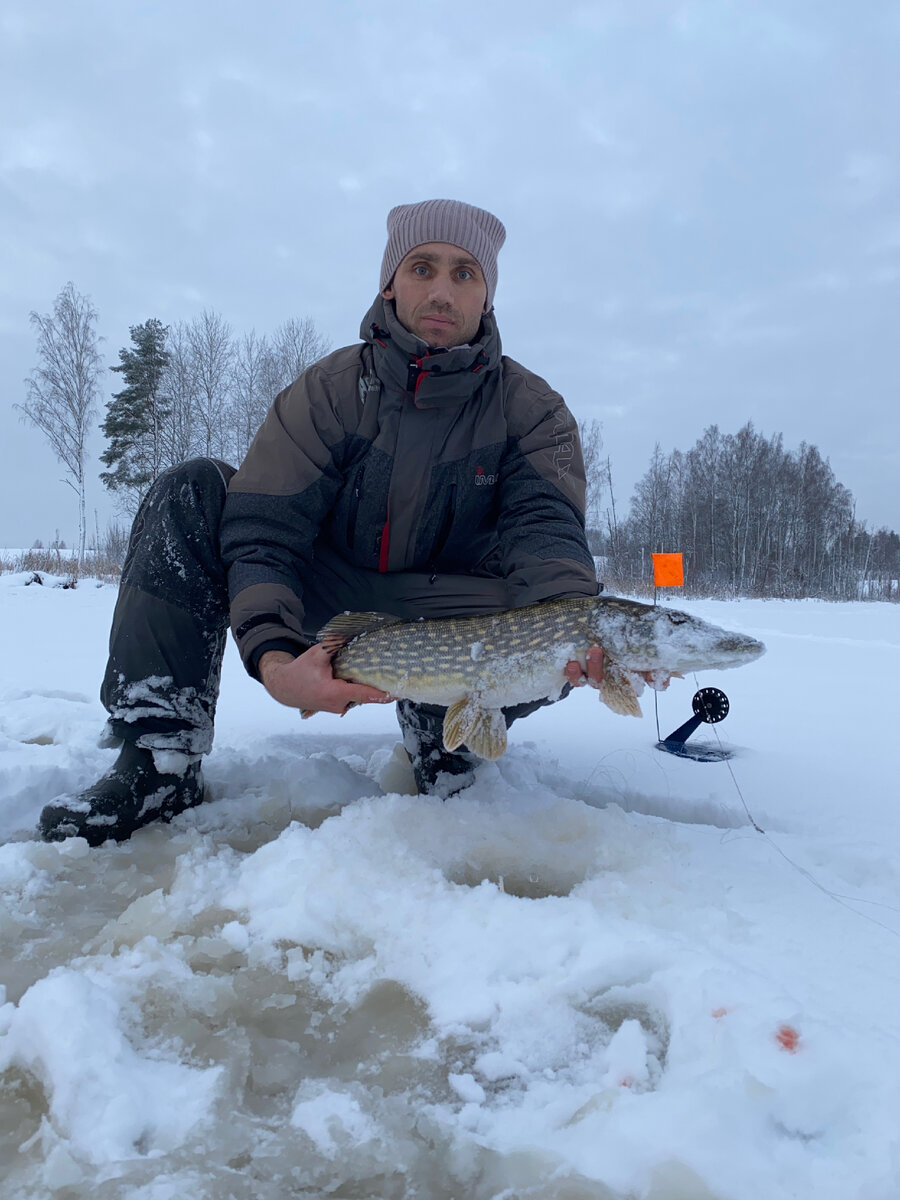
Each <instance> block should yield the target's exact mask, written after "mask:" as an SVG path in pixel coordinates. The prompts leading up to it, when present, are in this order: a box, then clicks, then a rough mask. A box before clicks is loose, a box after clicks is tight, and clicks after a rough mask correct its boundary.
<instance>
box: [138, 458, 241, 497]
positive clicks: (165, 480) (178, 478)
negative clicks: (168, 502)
mask: <svg viewBox="0 0 900 1200" xmlns="http://www.w3.org/2000/svg"><path fill="white" fill-rule="evenodd" d="M235 472H236V468H235V467H232V466H231V465H230V464H229V463H227V462H223V461H222V460H221V459H218V458H188V459H186V460H185V461H184V462H180V463H176V464H175V466H174V467H169V468H168V469H167V470H165V471H163V473H162V474H161V475H160V476H158V478H157V479H156V481H155V482H154V484H153V487H154V488H158V487H162V488H165V489H167V490H168V489H170V488H173V489H177V488H181V487H183V486H184V485H185V484H187V485H189V486H192V487H198V488H199V489H200V490H201V491H204V492H205V491H208V490H209V491H213V492H221V493H222V494H223V495H224V493H225V490H226V489H227V487H228V484H229V481H230V480H231V477H232V476H233V475H234V474H235Z"/></svg>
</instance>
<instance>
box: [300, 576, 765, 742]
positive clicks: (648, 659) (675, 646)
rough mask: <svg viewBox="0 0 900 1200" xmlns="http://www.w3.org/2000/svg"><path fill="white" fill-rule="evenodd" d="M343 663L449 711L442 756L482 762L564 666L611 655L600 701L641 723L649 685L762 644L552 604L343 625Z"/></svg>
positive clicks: (610, 610) (334, 623) (603, 609)
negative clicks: (451, 753) (515, 711)
mask: <svg viewBox="0 0 900 1200" xmlns="http://www.w3.org/2000/svg"><path fill="white" fill-rule="evenodd" d="M319 640H320V641H321V642H322V643H323V644H324V645H325V646H326V647H327V648H328V649H329V650H332V651H334V652H335V653H334V673H335V675H336V676H338V677H339V678H340V679H346V680H349V681H350V682H351V683H368V684H370V685H371V686H372V687H377V688H381V689H382V690H383V691H385V692H388V693H390V695H392V696H395V697H397V698H398V699H401V698H405V699H409V700H417V701H421V702H425V703H427V704H439V705H446V706H447V715H446V717H445V718H444V745H445V746H446V748H447V749H448V750H456V749H457V748H458V747H459V746H461V745H463V744H465V745H466V746H468V748H469V749H470V750H471V751H472V752H473V753H474V754H477V755H478V756H479V757H480V758H499V757H500V755H501V754H503V752H504V750H505V749H506V722H505V720H504V718H503V713H502V711H501V709H503V708H504V707H506V706H508V705H513V704H522V703H524V702H526V701H529V700H538V699H541V698H542V697H546V698H548V699H553V700H555V699H556V698H557V697H558V696H559V694H560V692H561V691H562V688H563V686H564V684H565V682H566V676H565V671H564V668H565V665H566V663H567V662H569V661H571V660H573V659H574V660H577V661H578V662H580V663H581V665H582V667H584V665H585V656H586V654H587V651H588V649H589V647H591V646H602V647H603V652H604V677H603V683H602V685H601V686H600V699H601V700H602V701H603V703H604V704H606V705H608V706H609V707H610V708H611V709H612V710H613V712H616V713H621V714H623V715H630V716H636V717H639V716H640V715H641V707H640V704H639V702H638V696H639V695H640V693H641V692H642V691H643V688H644V678H643V676H644V675H645V674H649V676H650V677H651V678H652V679H653V680H654V682H655V683H658V684H662V683H664V682H665V680H666V679H667V678H668V677H669V676H670V675H675V674H683V673H684V672H686V671H699V670H705V669H708V668H716V669H722V668H725V667H738V666H741V665H742V664H743V663H747V662H751V661H752V660H753V659H754V658H758V657H759V656H760V655H761V654H762V653H763V652H764V650H765V646H763V644H762V642H758V641H756V640H755V639H754V638H751V637H747V636H746V634H742V633H730V632H728V630H725V629H720V628H718V626H716V625H710V624H709V623H708V622H706V621H701V620H700V619H699V618H697V617H692V616H689V615H688V614H687V613H684V612H679V611H678V610H676V609H673V608H666V607H654V606H652V605H649V604H641V603H640V602H639V601H637V600H625V599H621V598H618V597H616V596H586V597H577V598H575V599H567V600H550V601H547V602H546V603H543V604H533V605H530V606H529V607H527V608H514V609H509V610H507V611H504V612H498V613H491V614H490V615H488V616H483V617H448V618H440V619H429V620H425V619H421V620H414V621H409V620H403V619H402V618H400V617H392V616H389V615H386V614H384V613H350V612H348V613H341V614H339V615H338V616H336V617H334V618H333V619H332V620H331V621H329V622H328V624H327V625H326V626H325V627H324V628H323V629H322V630H320V632H319Z"/></svg>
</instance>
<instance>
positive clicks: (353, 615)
mask: <svg viewBox="0 0 900 1200" xmlns="http://www.w3.org/2000/svg"><path fill="white" fill-rule="evenodd" d="M402 621H403V617H395V616H393V615H392V614H391V613H381V612H342V613H338V614H337V616H336V617H332V618H331V620H330V621H329V622H328V624H327V625H323V626H322V628H321V629H320V630H319V632H318V633H317V634H316V637H317V638H318V640H319V641H320V642H331V643H334V644H336V645H345V644H346V643H347V642H352V641H353V639H354V638H355V637H359V635H360V634H361V633H371V632H372V630H373V629H382V628H384V626H385V625H399V624H400V623H401V622H402Z"/></svg>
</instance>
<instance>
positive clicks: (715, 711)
mask: <svg viewBox="0 0 900 1200" xmlns="http://www.w3.org/2000/svg"><path fill="white" fill-rule="evenodd" d="M730 707H731V706H730V705H729V703H728V697H727V696H726V695H725V693H724V692H723V691H720V689H719V688H714V687H705V688H701V689H700V691H699V692H694V698H693V699H692V700H691V708H692V709H693V710H694V716H695V717H699V718H700V720H701V721H702V722H703V723H704V725H718V723H719V722H720V721H724V720H725V718H726V717H727V716H728V709H729V708H730ZM691 732H693V730H692V731H691Z"/></svg>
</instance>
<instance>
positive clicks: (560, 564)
mask: <svg viewBox="0 0 900 1200" xmlns="http://www.w3.org/2000/svg"><path fill="white" fill-rule="evenodd" d="M361 336H362V338H363V342H362V344H360V345H356V346H348V347H345V348H344V349H341V350H337V351H335V352H334V353H333V354H330V355H328V356H327V357H326V358H324V359H322V360H321V361H320V362H318V363H316V364H315V365H314V366H312V367H310V368H309V369H308V370H306V371H305V372H304V373H303V374H302V375H301V376H300V378H299V379H297V380H296V382H295V383H293V384H291V386H290V387H288V388H286V389H285V390H284V391H283V392H281V393H280V394H279V395H278V396H277V397H276V399H275V402H274V404H273V405H272V408H271V409H270V411H269V413H268V416H267V417H266V419H265V421H264V423H263V425H262V426H261V428H260V430H259V433H258V434H257V436H256V438H255V440H254V442H253V444H252V445H251V447H250V450H249V451H248V453H247V457H246V458H245V460H244V462H243V464H242V466H241V467H240V469H239V470H238V472H237V474H236V475H235V476H234V478H233V479H232V481H231V483H230V485H229V489H228V497H227V499H226V502H225V511H224V515H223V520H222V527H221V548H222V556H223V560H224V562H225V564H226V567H227V569H228V581H229V592H230V597H231V622H232V630H233V632H234V635H235V638H236V640H237V643H238V647H239V650H240V652H241V656H242V658H243V660H244V663H245V665H246V666H247V668H248V670H250V671H251V673H254V674H255V673H256V670H255V669H256V663H257V662H258V660H259V657H260V655H261V654H262V653H263V652H264V651H265V650H267V649H272V648H274V647H280V648H287V649H291V650H293V652H294V653H300V652H301V651H302V650H303V649H305V648H306V647H307V646H308V645H309V644H310V642H311V640H312V638H313V636H314V634H315V630H310V629H309V628H308V622H307V623H306V624H304V603H303V598H304V578H306V579H307V580H309V578H310V576H311V573H312V572H314V570H315V562H316V558H317V556H319V555H322V556H324V555H330V556H332V558H333V557H334V556H335V555H336V556H338V558H339V559H340V560H341V561H342V563H343V564H345V565H346V566H347V567H348V569H351V570H356V571H358V572H359V573H360V577H361V578H362V577H363V576H364V577H365V580H366V585H367V586H366V588H365V589H363V591H364V592H365V595H366V597H367V599H368V600H369V603H370V604H371V603H372V600H371V597H372V596H374V597H375V600H376V602H377V600H378V597H379V594H380V593H379V587H378V580H379V578H380V579H382V580H385V581H386V582H388V581H390V579H391V578H392V577H393V576H394V573H396V572H419V573H427V576H428V579H429V581H430V582H432V583H434V584H435V587H436V588H437V589H438V592H440V590H441V588H442V587H445V588H447V589H448V592H451V593H452V591H453V585H454V583H456V582H461V581H460V580H459V577H460V576H469V577H470V579H471V577H472V576H487V577H494V578H499V579H501V580H503V581H504V585H505V588H506V593H505V594H506V597H507V601H506V603H504V604H503V605H502V606H503V607H510V608H511V607H517V606H519V605H523V604H531V603H535V602H537V601H539V600H544V599H549V598H550V597H555V596H561V595H594V594H595V593H596V592H597V581H596V577H595V574H594V565H593V559H592V557H591V554H590V552H589V550H588V546H587V541H586V538H585V531H584V489H585V481H584V464H583V461H582V456H581V446H580V443H579V440H578V433H577V426H576V424H575V422H574V420H573V418H572V416H571V414H570V413H569V411H568V409H567V408H566V406H565V404H564V402H563V400H562V398H561V397H560V396H559V395H557V394H556V393H555V392H554V391H552V390H551V389H550V387H549V386H548V385H547V384H546V383H545V382H544V381H543V380H542V379H540V378H538V376H536V375H533V374H532V373H531V372H530V371H527V370H526V369H525V368H524V367H522V366H520V365H519V364H518V363H516V362H514V361H513V360H512V359H510V358H507V357H505V356H501V350H500V338H499V334H498V332H497V327H496V323H495V321H494V317H493V314H492V313H491V314H487V315H486V316H485V317H484V319H483V321H482V326H481V330H480V334H479V337H480V340H479V341H478V342H477V344H475V345H471V346H460V347H455V348H453V349H450V350H432V349H429V347H428V346H427V345H426V344H425V343H424V342H422V341H421V340H420V339H419V338H417V337H416V336H415V335H413V334H412V333H410V332H409V331H408V330H407V329H405V328H404V326H403V325H401V324H400V322H399V321H398V320H397V317H396V315H395V312H394V305H393V303H391V302H385V301H383V300H382V299H381V297H379V298H378V299H377V300H376V301H375V304H374V305H373V306H372V308H371V309H370V311H369V313H368V314H367V316H366V317H365V319H364V320H363V325H362V329H361ZM387 595H388V592H387V590H385V596H386V597H387ZM375 606H376V607H377V603H376V605H375ZM358 607H361V605H359V606H358ZM385 607H386V608H387V610H388V611H390V607H389V604H388V603H386V604H385ZM495 607H496V606H495Z"/></svg>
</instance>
